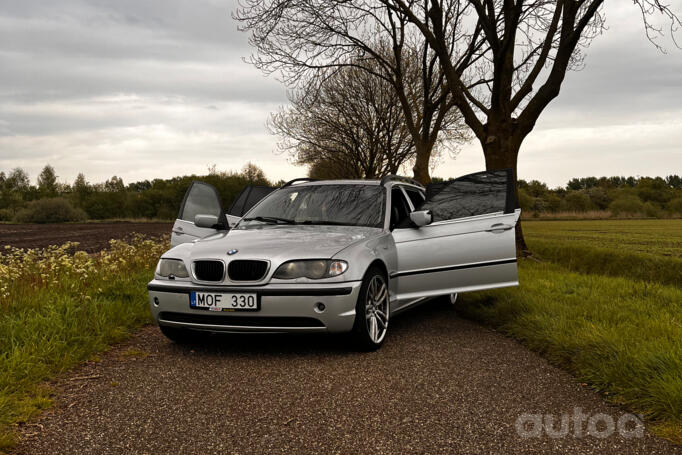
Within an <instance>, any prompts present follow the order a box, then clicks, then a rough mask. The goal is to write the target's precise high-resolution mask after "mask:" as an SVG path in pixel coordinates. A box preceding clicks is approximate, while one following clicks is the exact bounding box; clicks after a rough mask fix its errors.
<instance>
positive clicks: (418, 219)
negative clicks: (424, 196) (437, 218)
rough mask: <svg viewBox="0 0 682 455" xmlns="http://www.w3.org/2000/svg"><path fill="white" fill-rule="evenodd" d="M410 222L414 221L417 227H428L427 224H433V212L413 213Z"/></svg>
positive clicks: (421, 211)
mask: <svg viewBox="0 0 682 455" xmlns="http://www.w3.org/2000/svg"><path fill="white" fill-rule="evenodd" d="M410 220H412V222H413V223H414V224H416V225H417V227H422V226H426V225H427V224H431V212H429V211H428V210H420V211H418V212H412V213H410Z"/></svg>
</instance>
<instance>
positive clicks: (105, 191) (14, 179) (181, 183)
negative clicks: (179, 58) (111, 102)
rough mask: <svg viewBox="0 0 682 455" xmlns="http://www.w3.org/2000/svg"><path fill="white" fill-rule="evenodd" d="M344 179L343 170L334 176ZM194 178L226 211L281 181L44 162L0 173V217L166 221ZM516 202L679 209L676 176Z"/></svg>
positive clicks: (524, 196)
mask: <svg viewBox="0 0 682 455" xmlns="http://www.w3.org/2000/svg"><path fill="white" fill-rule="evenodd" d="M344 177H349V176H346V175H340V176H338V177H337V178H344ZM350 177H354V176H350ZM194 180H202V181H205V182H207V183H210V184H211V185H213V186H215V187H216V188H217V189H218V192H219V193H220V195H221V197H222V198H223V201H222V203H223V207H225V208H226V209H227V207H229V205H230V203H231V202H232V200H234V198H235V197H236V196H237V195H238V194H239V192H240V191H241V190H242V189H243V188H244V187H245V186H246V185H249V184H257V185H273V184H274V185H281V184H282V183H283V182H281V181H280V182H276V183H274V182H272V181H270V180H268V179H267V178H266V176H265V173H264V172H263V170H262V169H260V168H259V167H258V166H256V165H254V164H251V163H249V164H247V165H246V166H244V168H243V169H242V170H241V171H239V172H234V171H231V172H218V171H217V170H216V169H215V166H212V167H211V168H210V169H209V171H208V174H207V175H201V176H199V175H187V176H182V177H174V178H171V179H154V180H151V181H150V180H143V181H139V182H134V183H129V184H127V185H126V184H125V183H124V182H123V179H121V178H120V177H117V176H113V177H111V178H110V179H108V180H106V181H105V182H103V183H90V182H88V181H87V179H86V178H85V176H84V175H83V174H82V173H81V174H78V176H77V177H76V179H75V180H74V182H73V183H72V184H67V183H62V182H59V181H58V176H57V175H56V172H55V170H54V168H53V167H52V166H50V165H47V166H45V167H44V168H43V170H42V172H41V173H40V174H39V175H38V177H37V179H36V183H35V185H34V184H32V183H31V180H30V179H29V176H28V174H27V173H26V171H24V170H23V169H21V168H15V169H13V170H11V171H9V172H7V173H5V172H0V221H14V222H29V223H30V222H38V223H39V222H42V223H46V222H61V221H82V220H85V219H93V220H101V219H121V218H147V219H163V220H171V219H174V218H175V217H176V216H177V213H178V209H179V208H180V204H181V203H182V198H183V196H184V194H185V191H186V190H187V188H188V187H189V185H190V184H191V183H192V181H194ZM433 180H434V181H439V180H442V179H439V178H434V179H433ZM519 204H520V206H521V208H522V209H523V210H524V211H525V212H526V213H530V214H532V215H535V216H545V215H551V214H554V213H560V212H578V213H582V212H589V211H602V212H604V213H605V214H606V213H610V215H612V216H638V217H656V218H658V217H671V216H672V217H677V216H680V215H682V177H680V176H679V175H669V176H667V177H665V178H662V177H584V178H574V179H571V180H570V181H569V182H568V183H567V185H566V186H565V187H557V188H552V189H550V188H549V187H548V186H547V185H546V184H545V183H542V182H540V181H538V180H531V181H526V180H519Z"/></svg>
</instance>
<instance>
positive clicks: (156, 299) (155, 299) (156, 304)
mask: <svg viewBox="0 0 682 455" xmlns="http://www.w3.org/2000/svg"><path fill="white" fill-rule="evenodd" d="M154 306H159V298H158V297H154Z"/></svg>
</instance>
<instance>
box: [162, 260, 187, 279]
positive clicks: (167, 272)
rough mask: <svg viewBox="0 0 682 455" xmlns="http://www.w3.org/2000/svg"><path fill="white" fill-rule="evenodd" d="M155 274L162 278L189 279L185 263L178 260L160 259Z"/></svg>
mask: <svg viewBox="0 0 682 455" xmlns="http://www.w3.org/2000/svg"><path fill="white" fill-rule="evenodd" d="M156 274H157V275H159V276H163V277H170V276H173V277H177V278H187V277H189V273H187V268H186V267H185V263H184V262H182V261H181V260H180V259H161V260H160V261H159V264H158V265H157V266H156Z"/></svg>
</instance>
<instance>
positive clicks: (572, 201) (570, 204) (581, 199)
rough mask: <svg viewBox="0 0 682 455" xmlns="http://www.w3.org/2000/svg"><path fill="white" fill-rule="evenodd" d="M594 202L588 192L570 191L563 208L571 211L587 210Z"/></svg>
mask: <svg viewBox="0 0 682 455" xmlns="http://www.w3.org/2000/svg"><path fill="white" fill-rule="evenodd" d="M591 205H592V202H591V201H590V198H589V196H588V195H587V194H585V193H583V192H582V191H569V192H568V193H567V194H566V197H565V198H564V201H563V207H562V209H563V210H566V211H569V212H586V211H588V210H589V209H590V207H591Z"/></svg>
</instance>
